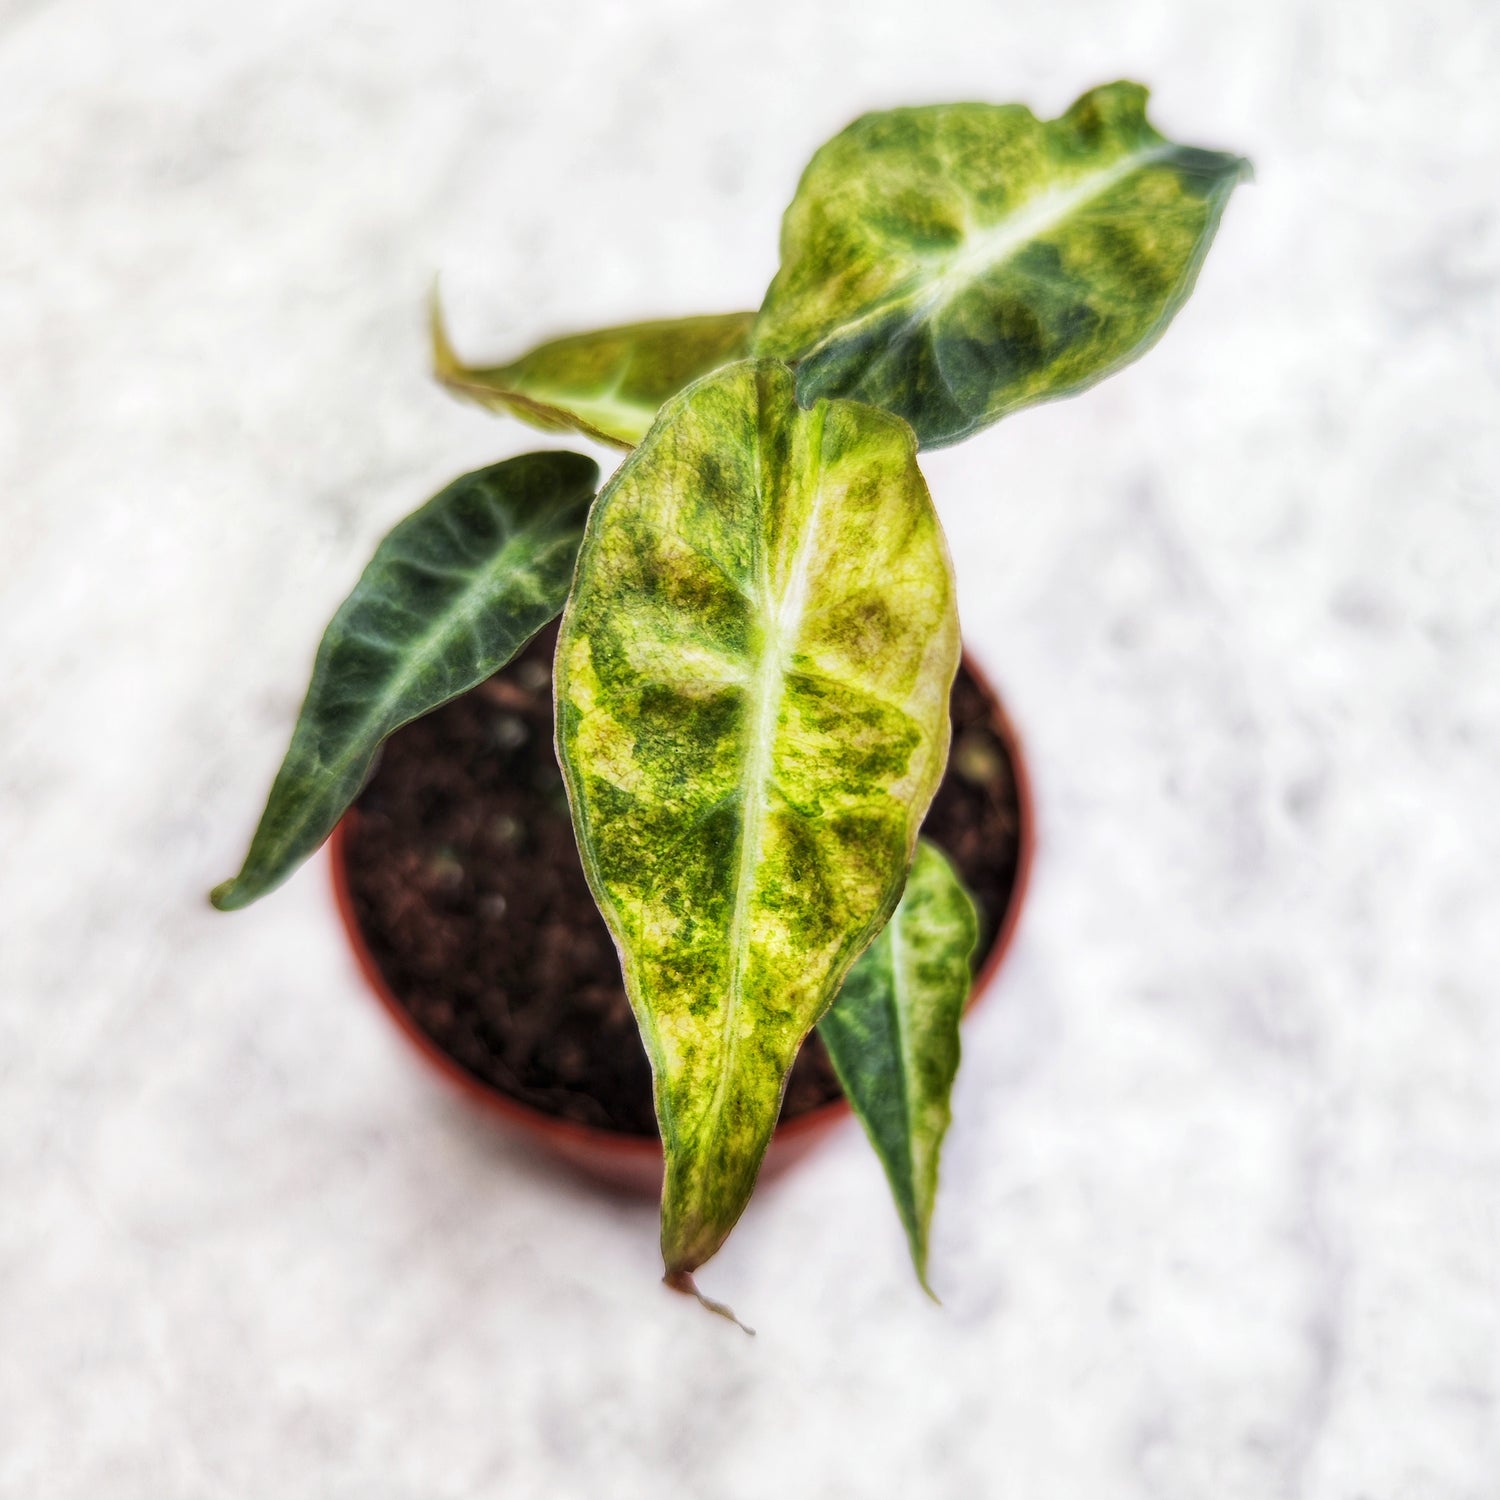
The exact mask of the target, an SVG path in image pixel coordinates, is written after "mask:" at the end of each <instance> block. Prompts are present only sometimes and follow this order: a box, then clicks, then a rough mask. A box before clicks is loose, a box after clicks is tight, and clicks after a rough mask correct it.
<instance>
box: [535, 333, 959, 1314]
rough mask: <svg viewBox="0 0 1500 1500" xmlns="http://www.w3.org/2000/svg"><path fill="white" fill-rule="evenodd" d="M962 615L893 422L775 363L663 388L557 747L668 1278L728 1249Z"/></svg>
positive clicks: (849, 959) (893, 817) (634, 470)
mask: <svg viewBox="0 0 1500 1500" xmlns="http://www.w3.org/2000/svg"><path fill="white" fill-rule="evenodd" d="M958 650H959V645H958V622H957V617H956V614H955V609H954V592H953V580H952V574H951V571H950V567H949V561H948V555H947V549H946V546H945V544H944V541H943V537H942V533H941V531H940V529H939V526H938V522H937V517H936V515H935V514H934V512H933V508H932V502H931V499H930V497H929V496H928V493H927V487H926V485H925V483H924V482H923V480H922V476H921V473H920V472H919V470H918V469H917V466H916V461H915V444H914V442H913V439H912V435H911V431H910V429H909V428H908V427H907V426H906V424H905V423H903V422H900V421H898V420H897V419H895V418H893V417H891V416H889V415H887V414H886V413H883V412H879V411H876V410H874V409H873V408H871V407H866V406H859V405H855V404H853V403H849V402H839V401H835V402H827V401H820V402H818V403H817V404H816V405H815V406H814V407H813V408H812V409H811V410H810V411H804V410H802V409H800V408H799V407H798V406H797V405H796V403H795V400H794V397H793V377H792V374H791V372H790V371H789V370H788V369H787V368H786V367H785V366H784V365H781V364H778V363H776V362H774V361H747V362H744V363H741V364H736V365H731V366H729V367H728V368H726V369H724V370H721V371H719V372H717V373H715V374H713V375H710V376H708V377H706V378H705V379H703V380H701V381H699V382H698V383H697V384H696V385H694V386H691V387H690V388H689V389H688V390H687V391H686V392H684V393H683V394H682V395H681V396H680V397H678V398H676V399H675V400H674V401H672V402H670V403H668V405H667V406H666V408H665V409H664V410H663V413H662V416H661V419H660V420H659V422H658V423H657V425H656V426H655V427H654V428H653V429H652V432H651V435H650V436H649V437H648V439H647V440H646V442H645V443H643V444H642V445H641V447H639V448H638V449H637V450H636V451H635V453H634V454H633V455H632V456H631V457H630V458H629V459H627V460H626V462H625V463H624V464H623V465H622V466H621V467H620V469H619V471H618V472H617V473H616V475H615V477H614V479H613V480H612V481H611V482H610V483H609V484H608V485H607V486H606V487H605V489H604V492H603V493H602V494H601V496H600V498H599V501H598V503H597V504H596V506H595V508H594V512H593V514H592V516H591V517H590V520H589V526H588V531H587V533H586V535H585V538H584V543H583V547H582V549H581V551H580V553H579V560H578V570H577V574H576V577H575V581H574V585H573V592H572V594H571V596H570V597H569V601H568V605H567V608H566V610H565V611H564V614H563V623H562V629H561V634H560V637H559V640H558V646H557V673H556V676H557V684H556V687H557V714H558V724H557V730H558V748H559V751H560V754H561V759H562V763H563V766H564V772H565V777H566V781H567V785H568V793H569V797H570V799H571V801H572V806H573V818H574V825H575V827H576V828H577V831H578V836H579V845H580V848H581V851H582V854H583V861H584V868H585V870H586V871H587V873H588V877H589V882H590V884H591V886H592V888H593V891H594V895H595V897H596V898H597V900H598V902H599V905H600V908H601V909H602V910H603V912H604V915H605V918H606V920H607V921H608V923H609V926H610V930H611V931H612V932H613V934H614V937H615V941H616V943H617V944H618V946H619V949H620V953H621V957H622V960H623V966H624V972H625V981H626V988H627V990H628V992H629V995H630V999H631V1003H632V1005H633V1006H634V1007H635V1010H636V1015H637V1018H638V1020H639V1022H640V1027H641V1031H642V1034H643V1036H644V1038H645V1042H646V1048H647V1051H648V1053H649V1054H650V1057H651V1064H652V1069H653V1073H654V1077H655V1086H656V1107H657V1113H658V1117H659V1119H660V1123H661V1133H662V1140H663V1142H664V1144H665V1148H666V1183H665V1187H664V1191H663V1199H662V1253H663V1258H664V1260H665V1262H666V1268H667V1273H668V1280H669V1281H670V1282H671V1283H672V1284H673V1285H676V1286H679V1287H683V1288H685V1289H690V1288H691V1276H690V1273H691V1271H692V1270H693V1269H694V1268H695V1267H697V1266H699V1265H701V1264H702V1263H703V1261H705V1260H706V1259H707V1258H708V1257H709V1256H710V1255H712V1254H713V1253H714V1251H715V1250H717V1249H718V1247H719V1245H720V1244H721V1243H722V1242H723V1240H724V1237H725V1236H726V1235H727V1234H728V1233H729V1230H730V1229H731V1228H732V1227H733V1225H734V1222H735V1220H736V1219H737V1218H738V1217H739V1215H740V1211H741V1210H742V1209H743V1208H744V1206H745V1202H746V1200H747V1199H748V1197H749V1196H750V1192H751V1189H752V1187H753V1186H754V1183H755V1177H756V1173H757V1171H758V1169H759V1166H760V1161H761V1157H762V1155H763V1154H764V1152H765V1148H766V1144H767V1142H768V1140H769V1139H770V1135H771V1131H772V1128H773V1127H774V1125H775V1123H776V1116H777V1110H778V1107H779V1105H780V1101H781V1094H782V1089H783V1086H784V1083H785V1079H786V1074H787V1070H788V1069H789V1068H790V1067H791V1064H792V1061H793V1059H794V1058H795V1057H796V1054H797V1049H798V1047H799V1046H800V1045H801V1043H802V1040H803V1038H804V1037H805V1036H806V1034H807V1032H808V1031H809V1030H810V1029H811V1028H812V1026H813V1024H814V1023H815V1022H816V1021H817V1019H818V1017H819V1016H820V1015H821V1014H822V1012H823V1011H824V1009H826V1007H827V1006H828V1004H829V1002H830V1001H831V1000H832V998H833V996H834V995H835V994H836V993H837V991H838V987H839V985H840V984H841V983H842V981H843V978H844V975H845V974H846V972H847V971H848V968H849V965H850V964H851V963H853V961H854V960H855V958H857V957H858V955H859V953H860V952H861V951H862V950H863V949H864V947H865V946H866V944H868V943H869V941H870V940H871V938H872V937H873V936H874V935H875V934H876V933H877V932H878V931H879V930H880V928H881V927H882V926H883V925H884V923H885V921H886V918H887V917H888V916H889V914H890V912H891V910H892V909H893V908H894V906H895V904H896V900H897V898H898V896H899V895H900V890H901V884H902V880H903V878H904V876H905V873H906V869H907V864H908V861H909V860H910V857H911V851H912V847H913V844H914V842H915V839H916V835H917V829H918V826H919V825H920V823H921V820H922V815H923V813H924V811H925V809H926V807H927V804H928V802H929V801H930V799H931V797H932V794H933V792H934V790H935V789H936V787H937V783H938V780H939V778H940V776H941V774H942V769H943V765H944V762H945V760H946V756H947V743H948V718H947V704H948V691H949V687H950V684H951V682H952V679H953V674H954V671H955V669H956V667H957V664H958Z"/></svg>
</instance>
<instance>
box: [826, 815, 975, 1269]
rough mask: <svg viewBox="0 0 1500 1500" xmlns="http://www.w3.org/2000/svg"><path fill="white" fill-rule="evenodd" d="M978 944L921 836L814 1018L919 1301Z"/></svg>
mask: <svg viewBox="0 0 1500 1500" xmlns="http://www.w3.org/2000/svg"><path fill="white" fill-rule="evenodd" d="M978 937H979V920H978V916H977V914H976V912H975V909H974V903H973V901H972V899H971V898H970V896H969V893H968V892H967V891H966V890H965V889H964V887H963V885H962V883H961V882H960V881H959V878H958V876H957V874H956V873H955V872H954V870H953V867H952V865H951V864H949V862H948V860H947V859H946V858H945V857H944V855H943V854H942V852H941V851H940V850H939V849H938V848H937V847H936V846H935V845H932V844H929V843H928V842H927V841H926V840H925V839H924V840H922V841H921V842H920V843H919V844H918V845H917V854H916V858H915V860H914V861H913V862H912V868H911V874H910V875H909V876H908V878H907V882H906V890H905V891H904V892H903V893H902V897H901V902H900V904H899V905H898V906H897V907H896V910H895V912H894V914H893V915H892V917H891V920H890V921H889V922H888V923H887V924H886V926H885V928H884V929H883V930H882V931H881V933H880V936H879V937H877V938H876V939H875V941H874V942H873V943H871V944H870V946H869V947H868V948H866V949H865V951H864V952H863V953H862V954H861V955H860V958H859V961H858V962H857V963H856V964H855V965H854V967H853V968H852V969H851V970H850V971H849V977H848V978H847V979H846V980H845V981H844V987H843V989H842V990H840V991H839V995H838V998H837V999H836V1000H835V1001H834V1003H833V1005H832V1006H831V1007H830V1008H829V1010H828V1012H827V1014H825V1015H824V1016H823V1018H822V1020H820V1021H819V1022H818V1032H819V1034H820V1035H821V1036H822V1038H823V1041H824V1043H825V1044H826V1045H827V1048H828V1055H829V1057H830V1058H831V1059H832V1060H833V1066H834V1070H835V1071H836V1072H837V1074H838V1077H839V1082H840V1083H841V1084H842V1085H843V1089H844V1093H845V1095H846V1096H847V1098H848V1100H849V1103H850V1105H851V1106H852V1107H853V1109H854V1112H855V1114H856V1115H857V1116H858V1117H859V1121H860V1124H861V1125H863V1126H864V1129H865V1134H866V1135H867V1136H868V1137H869V1139H870V1144H871V1145H872V1146H873V1147H874V1148H875V1154H876V1155H877V1156H878V1157H879V1158H880V1163H881V1165H882V1167H884V1169H885V1174H886V1179H887V1181H888V1182H889V1183H890V1186H891V1194H892V1197H893V1198H894V1199H895V1203H896V1211H897V1213H898V1214H899V1215H900V1218H901V1224H902V1227H903V1229H905V1231H906V1238H907V1244H908V1245H909V1247H910V1249H911V1258H912V1265H913V1267H914V1268H915V1270H916V1273H917V1279H918V1280H919V1281H920V1282H921V1284H922V1287H923V1289H924V1290H925V1291H927V1293H928V1295H929V1296H930V1295H931V1293H932V1288H931V1287H930V1286H929V1285H928V1282H927V1242H928V1234H929V1231H930V1229H931V1225H932V1211H933V1206H934V1204H935V1203H936V1201H937V1182H938V1157H939V1154H940V1152H941V1150H942V1144H943V1137H944V1135H945V1134H946V1133H947V1129H948V1125H949V1122H950V1120H951V1118H952V1112H951V1109H950V1107H949V1096H950V1094H951V1092H952V1088H953V1080H954V1077H955V1076H956V1074H957V1072H958V1064H959V1056H960V1044H959V1034H958V1023H959V1019H960V1018H961V1016H962V1015H963V1010H964V1004H965V1002H966V1001H967V999H968V995H969V988H970V984H971V981H972V973H971V970H970V959H971V956H972V954H973V951H974V946H975V943H976V942H977V941H978Z"/></svg>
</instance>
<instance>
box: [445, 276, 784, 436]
mask: <svg viewBox="0 0 1500 1500" xmlns="http://www.w3.org/2000/svg"><path fill="white" fill-rule="evenodd" d="M754 320H755V314H754V313H721V314H718V315H716V316H712V317H702V318H669V319H666V320H663V321H661V322H655V323H630V324H627V325H626V326H625V327H623V328H604V329H601V330H599V331H598V332H597V333H578V334H574V335H572V336H571V337H569V338H562V339H554V340H552V341H551V342H550V343H546V344H538V345H537V347H536V348H535V349H533V350H531V351H530V352H529V353H527V354H523V355H522V356H521V357H520V358H519V359H517V360H513V361H511V363H509V364H505V365H493V366H489V367H487V368H482V369H480V368H474V367H471V366H469V365H466V364H464V363H463V361H462V360H460V359H459V357H458V355H457V354H455V353H454V351H453V346H452V344H450V343H449V341H448V333H447V330H446V329H445V327H444V326H443V316H442V310H441V308H440V307H439V305H438V301H437V298H436V296H434V297H433V301H432V361H433V371H434V373H435V374H436V375H437V377H438V379H439V380H440V381H442V383H443V384H444V385H445V386H447V387H448V389H449V390H451V391H454V392H455V393H457V394H458V395H461V396H465V397H467V398H468V399H469V400H471V401H474V402H477V403H478V404H479V405H480V406H486V407H489V408H490V409H491V410H493V411H503V412H508V413H509V414H510V415H511V416H513V417H519V418H520V419H521V420H522V421H523V422H529V423H530V424H531V425H532V426H533V427H540V428H543V429H544V430H546V431H551V432H562V431H576V432H582V433H585V434H587V435H588V436H589V437H593V438H598V439H599V440H600V441H602V442H606V443H613V444H614V445H615V446H617V447H621V448H631V447H634V446H635V444H636V443H638V442H640V440H641V439H642V438H643V437H644V436H645V435H646V429H647V428H648V427H650V425H651V423H652V422H653V421H655V419H656V413H657V412H658V411H659V410H660V409H661V405H662V403H663V402H664V401H665V400H667V398H668V397H670V396H675V395H676V394H677V392H678V391H680V390H681V389H682V388H683V387H684V386H685V385H688V384H689V383H691V382H692V381H694V380H696V379H698V377H699V376H700V375H706V374H708V372H709V371H710V370H716V369H718V368H719V366H720V365H724V364H728V363H729V362H730V361H731V360H736V359H739V358H740V357H741V356H742V355H743V354H744V353H745V350H746V346H747V344H748V342H749V336H750V325H751V323H753V322H754Z"/></svg>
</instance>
